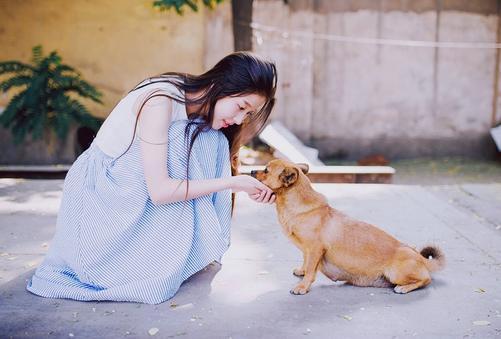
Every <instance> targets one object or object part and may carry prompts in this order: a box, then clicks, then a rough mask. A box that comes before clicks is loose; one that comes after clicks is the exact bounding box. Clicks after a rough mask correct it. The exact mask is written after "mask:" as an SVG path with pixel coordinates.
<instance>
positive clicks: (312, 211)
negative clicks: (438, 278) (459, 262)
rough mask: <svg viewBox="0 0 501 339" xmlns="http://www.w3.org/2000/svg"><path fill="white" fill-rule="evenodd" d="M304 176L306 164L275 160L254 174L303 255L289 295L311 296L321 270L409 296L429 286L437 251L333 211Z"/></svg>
mask: <svg viewBox="0 0 501 339" xmlns="http://www.w3.org/2000/svg"><path fill="white" fill-rule="evenodd" d="M306 173H308V165H306V164H293V163H290V162H287V161H284V160H272V161H270V162H269V163H268V165H267V166H266V168H265V170H264V171H252V173H251V175H252V176H254V177H255V178H257V179H258V180H260V181H261V182H262V183H264V184H265V185H267V186H268V187H270V188H271V189H272V190H273V191H274V192H275V195H276V208H277V213H278V219H279V221H280V224H281V225H282V230H283V231H284V232H285V234H286V235H287V236H288V237H289V239H291V240H292V241H293V242H294V244H296V246H297V247H299V249H300V250H301V251H302V252H303V259H304V261H303V265H302V266H301V267H300V268H297V269H295V270H294V271H293V273H294V275H296V276H303V280H302V281H301V282H300V283H299V284H298V285H297V286H296V287H294V288H293V289H292V290H291V293H293V294H305V293H307V292H308V291H309V289H310V286H311V284H312V283H313V281H315V275H316V272H317V270H320V271H321V272H322V273H324V274H325V275H326V276H327V277H328V278H330V279H332V280H334V281H337V280H340V281H346V282H347V283H349V284H352V285H357V286H374V287H390V286H394V291H395V292H396V293H407V292H410V291H412V290H415V289H417V288H420V287H424V286H426V285H428V284H429V283H430V282H431V276H430V272H433V271H436V270H439V269H441V268H442V267H443V266H444V263H445V258H444V255H443V254H442V252H441V251H440V249H439V248H438V247H436V246H427V247H425V248H423V249H422V250H421V252H417V251H416V250H415V249H414V248H411V247H409V246H407V245H405V244H403V243H401V242H400V241H398V240H397V239H395V238H393V237H392V236H391V235H389V234H387V233H386V232H384V231H383V230H381V229H379V228H377V227H375V226H373V225H370V224H368V223H365V222H362V221H358V220H354V219H351V218H350V217H348V216H347V215H345V214H343V213H341V212H340V211H338V210H335V209H334V208H332V207H330V206H329V204H328V202H327V199H326V198H325V196H323V195H322V194H320V193H318V192H316V191H315V190H314V189H313V188H312V186H311V182H310V180H309V179H308V177H307V176H306Z"/></svg>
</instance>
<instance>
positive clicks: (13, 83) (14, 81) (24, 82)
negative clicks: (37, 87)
mask: <svg viewBox="0 0 501 339" xmlns="http://www.w3.org/2000/svg"><path fill="white" fill-rule="evenodd" d="M30 82H31V77H29V76H27V75H18V76H16V77H13V78H10V79H7V80H5V81H3V82H1V83H0V91H2V92H7V91H8V90H9V89H11V88H12V87H19V86H28V85H29V84H30Z"/></svg>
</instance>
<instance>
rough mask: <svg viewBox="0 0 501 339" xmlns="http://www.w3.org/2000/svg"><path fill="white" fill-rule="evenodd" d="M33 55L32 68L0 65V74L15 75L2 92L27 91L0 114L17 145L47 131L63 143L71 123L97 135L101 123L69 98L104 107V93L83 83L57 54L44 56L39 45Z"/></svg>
mask: <svg viewBox="0 0 501 339" xmlns="http://www.w3.org/2000/svg"><path fill="white" fill-rule="evenodd" d="M32 52H33V55H32V61H33V64H34V65H33V66H32V65H25V64H23V63H21V62H18V61H8V62H2V63H0V74H2V73H9V72H11V73H14V76H12V77H10V78H9V79H6V80H4V81H3V82H1V83H0V90H1V91H4V92H6V91H8V90H10V89H12V88H14V87H21V88H23V87H24V88H23V89H22V91H21V92H20V93H18V94H17V95H15V96H14V97H13V98H12V99H11V101H10V102H9V103H8V104H7V107H6V108H5V110H4V111H3V112H2V114H0V123H1V124H2V126H4V127H6V128H9V129H10V130H11V132H12V134H13V137H14V142H15V143H19V142H21V141H22V140H24V138H25V137H26V135H27V134H31V135H32V137H33V139H38V138H41V137H42V136H43V134H44V133H45V132H46V131H47V130H53V131H55V132H56V134H57V136H58V137H59V138H61V139H64V138H66V136H67V134H68V131H69V128H70V125H71V122H72V121H75V122H77V123H80V124H82V125H86V126H89V127H91V128H93V129H94V130H96V131H97V129H99V126H100V125H101V124H102V120H101V119H97V118H95V117H93V116H92V115H91V114H90V112H89V111H88V110H87V108H86V107H85V106H84V105H83V104H82V103H80V102H79V100H78V99H71V98H70V97H69V96H68V95H67V94H69V93H75V94H77V95H78V98H85V99H89V100H92V101H94V102H98V103H100V104H102V101H101V97H102V93H100V92H99V91H98V90H97V89H96V88H95V87H94V86H92V85H91V84H89V83H88V82H86V81H85V80H84V79H82V77H81V74H80V73H79V72H78V71H77V70H76V69H75V68H73V67H71V66H68V65H65V64H62V58H61V57H60V56H59V55H58V54H57V52H56V51H52V52H51V53H49V55H47V56H44V55H43V49H42V47H41V46H40V45H38V46H35V47H34V48H33V49H32Z"/></svg>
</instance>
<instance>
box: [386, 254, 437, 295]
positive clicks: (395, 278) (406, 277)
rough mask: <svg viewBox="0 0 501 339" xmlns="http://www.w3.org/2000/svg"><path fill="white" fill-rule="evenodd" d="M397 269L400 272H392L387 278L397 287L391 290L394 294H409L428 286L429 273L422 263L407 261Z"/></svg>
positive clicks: (429, 280)
mask: <svg viewBox="0 0 501 339" xmlns="http://www.w3.org/2000/svg"><path fill="white" fill-rule="evenodd" d="M399 267H400V270H393V272H392V273H390V274H389V276H387V277H388V278H389V280H390V281H391V282H392V283H394V284H396V285H397V286H395V288H394V289H393V290H394V291H395V293H402V294H403V293H409V292H410V291H413V290H415V289H418V288H421V287H425V286H426V285H428V284H430V282H431V276H430V272H429V271H428V269H427V268H426V266H425V265H424V264H423V263H421V262H416V261H414V260H407V261H406V262H402V263H401V264H400V265H399Z"/></svg>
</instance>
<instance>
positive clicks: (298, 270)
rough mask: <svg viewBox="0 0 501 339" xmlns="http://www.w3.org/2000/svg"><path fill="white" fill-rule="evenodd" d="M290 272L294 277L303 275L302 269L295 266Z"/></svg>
mask: <svg viewBox="0 0 501 339" xmlns="http://www.w3.org/2000/svg"><path fill="white" fill-rule="evenodd" d="M292 274H294V275H295V276H296V277H302V276H304V270H303V269H302V268H295V269H294V270H293V271H292Z"/></svg>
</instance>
